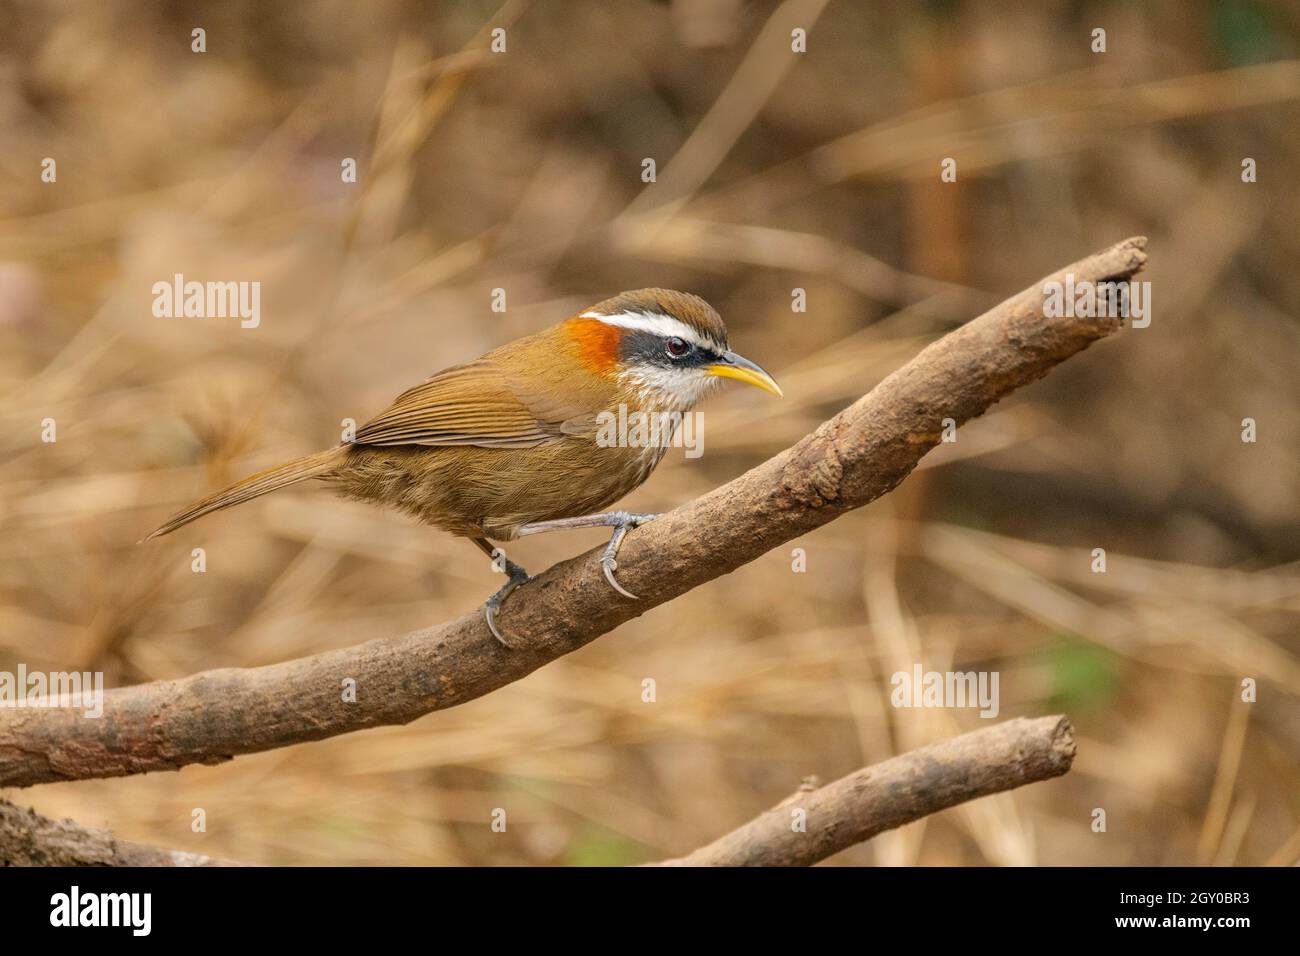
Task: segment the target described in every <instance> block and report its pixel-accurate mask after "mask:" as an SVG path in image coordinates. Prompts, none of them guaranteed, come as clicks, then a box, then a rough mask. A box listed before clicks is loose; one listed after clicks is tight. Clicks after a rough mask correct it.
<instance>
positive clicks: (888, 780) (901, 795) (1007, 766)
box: [656, 716, 1075, 866]
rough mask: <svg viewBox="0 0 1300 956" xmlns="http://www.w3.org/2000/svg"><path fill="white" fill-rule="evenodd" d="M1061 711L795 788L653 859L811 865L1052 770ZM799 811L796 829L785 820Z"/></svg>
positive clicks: (1065, 752) (1070, 736)
mask: <svg viewBox="0 0 1300 956" xmlns="http://www.w3.org/2000/svg"><path fill="white" fill-rule="evenodd" d="M1074 753H1075V745H1074V731H1073V729H1072V728H1071V727H1070V722H1069V721H1068V720H1066V719H1065V718H1064V717H1060V716H1057V717H1039V718H1037V719H1035V720H1027V719H1026V718H1024V717H1017V718H1016V719H1015V720H1009V721H1007V722H1006V723H1004V724H998V725H997V726H994V727H988V728H985V729H983V730H976V731H974V732H972V733H969V734H963V735H962V736H960V737H954V738H952V739H951V740H945V741H942V742H941V743H937V744H931V745H930V746H928V747H922V748H920V749H919V750H913V751H911V752H909V753H905V754H902V755H901V756H898V757H894V758H892V759H890V760H886V761H885V762H884V763H879V764H876V765H875V766H872V767H866V768H865V769H862V770H858V771H855V772H854V773H851V774H849V775H848V776H847V777H842V778H841V779H839V780H836V781H835V782H834V783H828V784H827V785H826V786H824V787H820V788H818V789H816V790H809V791H806V792H801V793H796V794H795V795H794V796H793V797H790V798H788V799H786V800H783V801H782V802H781V803H780V804H778V805H777V806H775V807H773V808H772V809H771V810H768V811H767V812H766V813H764V814H763V815H762V816H759V817H757V818H755V819H754V820H751V821H750V822H749V823H746V824H745V825H744V826H742V827H740V828H739V829H737V830H733V831H732V832H730V833H728V834H727V835H726V836H723V837H719V838H718V839H717V840H714V841H713V842H712V843H710V844H709V845H708V846H704V847H701V848H700V849H698V850H696V851H695V852H694V853H691V854H690V855H689V856H684V857H681V858H680V859H675V860H664V861H663V862H662V863H659V864H656V865H658V866H811V865H812V864H814V863H817V862H819V861H821V860H824V859H826V858H827V857H829V856H832V855H833V854H835V853H838V852H839V851H840V850H843V849H846V848H847V847H850V846H852V845H853V844H855V843H861V842H862V841H863V840H870V839H871V838H872V837H873V836H875V835H876V834H878V833H883V832H884V831H885V830H892V829H894V828H895V827H901V826H903V825H904V824H907V823H911V822H912V821H914V820H919V819H921V818H922V817H925V816H929V815H930V814H932V813H938V812H939V811H940V810H946V809H948V808H949V807H952V806H956V805H957V804H959V803H965V802H966V801H967V800H975V799H978V798H979V797H987V796H989V795H990V794H994V793H1001V792H1002V791H1004V790H1011V789H1014V788H1015V787H1021V786H1024V785H1025V784H1027V783H1035V782H1037V781H1039V780H1047V779H1050V778H1051V777H1059V776H1061V775H1062V774H1064V773H1065V772H1066V771H1068V770H1069V769H1070V764H1071V762H1073V760H1074ZM800 810H802V811H803V819H804V826H805V827H806V829H805V831H804V832H799V831H798V830H796V829H795V816H794V814H795V812H796V811H800Z"/></svg>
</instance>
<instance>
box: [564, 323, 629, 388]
mask: <svg viewBox="0 0 1300 956" xmlns="http://www.w3.org/2000/svg"><path fill="white" fill-rule="evenodd" d="M564 328H565V331H566V332H568V333H569V337H570V338H571V339H573V341H574V342H575V343H576V344H577V346H578V357H579V358H580V359H581V360H582V363H583V364H584V365H586V366H587V368H589V369H591V371H593V372H597V373H599V374H602V375H606V374H608V373H609V372H610V371H612V370H613V368H614V366H615V365H617V364H618V352H619V340H620V339H621V338H622V337H623V330H622V329H620V328H619V327H618V326H615V325H609V324H607V323H605V322H602V321H600V319H588V318H583V317H582V316H578V317H577V318H574V319H569V320H568V321H567V322H565V323H564Z"/></svg>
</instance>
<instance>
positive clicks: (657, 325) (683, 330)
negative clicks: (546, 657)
mask: <svg viewBox="0 0 1300 956" xmlns="http://www.w3.org/2000/svg"><path fill="white" fill-rule="evenodd" d="M581 318H584V319H599V320H600V321H601V322H604V323H605V324H606V325H616V326H618V327H619V328H621V329H634V330H635V331H637V332H650V333H651V334H653V335H658V336H662V337H663V338H668V337H669V336H672V335H675V336H677V337H678V338H682V339H685V340H686V341H687V342H690V343H691V344H692V345H695V346H698V347H699V348H702V349H709V350H713V349H717V348H718V345H717V343H716V342H710V341H709V340H708V339H706V338H705V337H704V336H702V335H700V333H699V332H698V331H696V330H695V329H694V328H692V327H691V326H689V325H687V324H686V323H685V322H683V321H682V320H681V319H674V318H673V317H672V316H671V315H664V314H663V313H662V312H619V313H618V314H616V315H602V314H601V313H599V312H584V313H582V315H581Z"/></svg>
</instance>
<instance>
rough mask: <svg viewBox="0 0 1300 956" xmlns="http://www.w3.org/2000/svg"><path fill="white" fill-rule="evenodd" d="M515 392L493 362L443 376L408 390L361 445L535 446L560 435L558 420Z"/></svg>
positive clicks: (367, 430) (362, 433) (368, 427)
mask: <svg viewBox="0 0 1300 956" xmlns="http://www.w3.org/2000/svg"><path fill="white" fill-rule="evenodd" d="M550 417H551V416H550V415H549V414H546V413H541V414H539V413H538V412H536V411H535V410H533V409H532V408H530V407H529V405H527V404H525V402H524V401H522V400H521V399H520V398H519V397H518V396H517V395H516V394H515V392H513V391H512V390H511V389H510V387H509V385H508V384H507V381H506V376H505V375H504V373H503V372H502V370H501V369H500V367H499V366H497V365H496V364H495V363H494V362H493V361H491V360H490V359H479V360H478V361H476V362H471V363H469V364H468V365H458V366H456V367H455V368H449V369H447V370H445V371H442V372H439V373H438V374H437V375H434V376H433V377H432V378H430V379H429V380H428V381H426V382H424V383H422V384H420V385H417V386H415V387H414V388H411V389H408V390H407V391H405V392H403V393H402V394H401V395H399V396H398V397H397V400H396V401H395V402H393V404H392V405H391V406H390V407H389V408H388V409H387V410H385V411H383V412H381V413H380V414H379V415H378V416H377V417H375V418H373V419H371V420H370V421H368V422H366V423H365V424H364V425H362V426H361V428H360V429H358V431H357V437H356V439H355V443H356V444H358V445H477V446H479V447H482V448H532V447H534V446H536V445H541V444H543V443H545V442H548V441H554V440H556V439H557V438H559V437H561V435H562V432H561V425H562V420H560V421H549V420H547V419H549V418H550Z"/></svg>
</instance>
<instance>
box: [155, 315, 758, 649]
mask: <svg viewBox="0 0 1300 956" xmlns="http://www.w3.org/2000/svg"><path fill="white" fill-rule="evenodd" d="M724 379H732V380H736V381H740V382H744V383H746V384H748V385H752V386H755V387H757V388H760V389H762V390H764V391H766V392H770V393H771V394H773V395H776V396H777V397H780V396H781V394H782V392H781V388H780V386H779V385H777V383H776V380H775V379H773V378H772V376H771V375H769V374H768V373H767V372H766V371H764V370H763V369H762V368H761V367H760V366H758V365H757V364H755V363H754V362H751V361H750V360H749V359H746V358H744V357H742V356H740V355H738V354H736V353H735V352H733V351H731V348H730V345H729V343H728V340H727V327H726V325H725V324H724V323H723V320H722V317H721V316H720V315H719V314H718V312H717V310H715V309H714V308H713V307H712V306H711V305H709V304H708V303H707V302H706V301H705V300H704V299H702V298H700V297H699V296H697V295H693V294H691V293H688V292H677V291H673V290H671V289H636V290H633V291H629V292H622V293H619V294H618V295H616V296H613V297H612V298H609V299H606V300H604V301H602V302H598V303H597V304H596V305H594V306H592V307H591V308H589V309H586V310H585V311H583V312H580V313H578V314H576V315H573V316H571V317H569V318H567V319H565V320H563V321H561V322H559V323H558V324H556V325H553V326H550V327H549V328H546V329H543V330H542V331H540V332H536V333H534V334H532V335H527V336H524V337H523V338H519V339H515V340H514V341H511V342H508V343H506V344H505V345H502V346H500V347H498V348H495V349H493V350H492V351H490V352H487V353H486V354H484V355H483V356H481V357H480V358H477V359H475V360H473V361H471V362H467V363H465V364H463V365H456V366H452V367H451V368H447V369H444V370H442V371H440V372H437V373H435V374H434V375H432V376H430V377H429V378H428V379H426V380H425V381H424V382H422V383H421V384H419V385H416V386H415V387H413V388H410V389H407V390H406V391H405V392H403V393H402V394H400V395H399V396H398V397H397V398H396V399H395V400H394V401H393V403H392V404H391V405H390V406H389V407H388V408H387V409H385V410H384V411H382V412H380V413H379V414H378V415H377V416H375V417H374V418H372V419H370V420H369V421H367V422H366V423H365V424H363V425H361V426H360V427H359V428H357V429H356V432H355V435H353V436H352V437H351V440H349V441H345V442H342V443H341V444H339V445H338V446H336V447H334V448H330V449H327V450H325V451H321V452H317V453H316V454H313V455H307V456H306V457H303V458H298V459H295V460H293V461H290V462H287V463H285V464H282V465H279V466H277V467H274V468H269V469H267V470H265V471H260V472H257V473H256V474H253V475H250V476H249V477H247V478H244V479H243V480H241V481H238V482H236V483H235V484H233V485H230V486H229V487H227V488H224V489H223V490H221V491H218V492H215V493H214V494H211V495H208V496H207V497H205V498H202V499H200V500H198V501H196V502H194V503H193V504H191V505H190V506H189V507H187V508H185V509H184V510H183V511H181V512H179V513H177V514H176V515H174V516H172V517H171V518H169V519H168V520H167V521H166V522H165V523H163V524H162V525H161V526H160V527H158V528H157V529H156V530H155V531H153V532H152V533H151V534H149V535H148V536H146V537H145V538H143V539H141V540H142V541H147V540H150V539H152V538H157V537H160V536H162V535H165V534H170V533H171V532H173V531H175V530H176V529H177V528H180V527H182V526H184V525H187V524H189V523H190V522H191V521H194V520H196V519H198V518H201V517H203V516H204V515H207V514H211V513H212V512H214V511H220V510H222V509H224V508H229V507H231V506H233V505H237V504H242V503H243V502H245V501H249V500H251V499H253V498H257V497H260V496H262V495H264V494H267V493H268V492H271V491H276V490H278V489H280V488H285V487H288V486H289V485H293V484H297V483H298V482H301V481H306V480H308V479H321V480H323V481H325V482H327V483H328V484H330V485H331V486H332V487H333V489H334V490H335V491H336V492H338V493H339V494H341V495H343V496H344V497H346V498H348V499H352V500H356V501H364V502H370V503H375V504H380V505H386V506H390V507H394V508H396V509H398V510H399V511H402V512H404V513H406V514H407V515H409V516H411V517H413V518H415V519H416V520H418V521H420V522H423V523H425V524H429V525H433V526H434V527H436V528H439V529H441V530H443V531H446V532H450V533H451V534H453V535H457V536H460V537H463V538H467V539H469V540H470V541H471V542H473V544H474V545H475V546H477V547H478V548H479V549H480V550H481V551H482V552H483V553H484V554H486V555H487V556H488V557H489V558H491V559H492V560H493V562H494V565H495V569H496V570H501V571H505V572H506V574H507V575H508V578H507V581H506V583H505V584H504V585H503V586H502V587H501V588H500V589H499V590H498V591H497V592H496V593H495V594H493V595H492V596H491V597H490V598H488V600H487V602H486V603H485V604H484V609H483V613H484V617H485V618H486V621H487V625H488V629H489V630H490V631H491V633H492V635H493V637H495V638H496V639H497V641H499V642H500V643H501V644H502V645H504V646H506V647H510V646H511V645H510V643H509V641H507V640H506V638H505V636H504V635H503V634H502V632H501V629H500V627H499V625H498V615H499V613H500V610H501V607H502V605H503V604H504V603H505V600H506V598H508V597H509V596H510V594H511V593H512V592H513V591H514V590H515V589H516V588H518V587H519V586H521V585H522V584H525V583H527V582H528V581H529V580H531V578H530V576H529V574H528V573H527V572H526V571H525V570H524V569H523V568H522V567H520V566H519V565H517V564H515V563H514V562H513V561H510V560H509V559H508V558H507V557H506V556H505V553H504V551H503V550H502V549H500V548H496V547H494V546H493V544H492V542H493V541H499V542H509V541H514V540H516V539H518V538H520V537H523V536H525V535H531V534H538V533H542V532H548V531H559V530H565V529H571V528H586V527H609V528H612V529H613V532H612V534H611V536H610V539H609V543H608V544H607V546H606V548H605V551H604V553H603V554H602V557H601V567H602V571H603V573H604V576H605V579H606V580H607V581H608V582H609V584H610V586H611V587H613V588H614V590H616V591H617V592H618V593H620V594H622V595H623V596H625V597H627V598H630V599H634V600H635V599H637V598H636V595H634V594H632V593H631V592H629V591H627V590H625V589H624V588H623V587H622V586H621V585H620V584H619V582H618V580H617V578H616V577H615V576H614V572H615V571H616V570H617V569H618V560H617V556H618V551H619V548H620V546H621V544H622V542H623V539H624V538H625V537H626V535H627V534H628V533H629V532H630V531H632V530H633V529H635V528H637V527H639V526H641V525H643V524H645V523H647V522H648V521H652V520H654V519H655V518H657V517H659V515H657V514H645V513H638V512H631V511H621V510H618V511H606V510H604V509H606V508H608V507H609V506H610V505H612V504H614V503H615V502H617V501H619V500H620V499H621V498H623V497H625V496H626V495H628V494H629V493H630V492H632V491H633V490H634V489H636V488H637V487H639V486H640V485H641V484H642V483H643V482H644V481H645V480H646V479H647V478H649V477H650V474H651V472H653V471H654V469H655V466H656V465H658V463H659V461H660V460H661V459H662V458H663V456H664V453H665V452H666V450H667V448H668V445H669V442H668V441H667V440H665V435H664V431H663V430H660V431H659V432H658V433H657V434H655V437H654V440H653V441H650V440H645V435H646V434H647V433H648V432H650V431H651V430H650V429H640V430H639V431H637V432H636V434H635V435H633V433H632V431H626V430H625V433H620V434H619V435H618V436H616V437H615V436H614V435H613V429H610V428H607V427H605V426H607V425H608V424H609V423H610V422H611V420H613V419H614V418H615V417H616V416H618V415H619V414H620V413H621V414H623V415H624V416H628V417H632V416H636V415H638V414H639V415H640V416H643V417H642V418H641V419H640V420H641V421H644V420H645V418H644V416H655V415H665V414H666V415H667V416H669V417H668V418H667V419H661V420H663V421H667V422H669V423H670V424H671V423H678V422H680V420H681V419H680V416H681V415H683V414H686V413H688V412H690V411H691V410H692V409H693V407H694V406H695V405H696V404H697V403H698V402H699V401H700V400H702V399H703V398H705V397H706V396H707V395H708V394H710V393H711V392H713V391H714V390H715V389H716V388H717V386H719V385H721V384H722V382H723V380H724ZM674 416H677V417H674ZM624 420H625V421H626V420H627V418H624ZM624 437H629V438H633V437H634V438H637V439H639V440H636V441H633V440H621V439H623V438H624Z"/></svg>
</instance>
